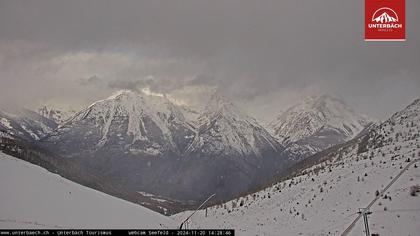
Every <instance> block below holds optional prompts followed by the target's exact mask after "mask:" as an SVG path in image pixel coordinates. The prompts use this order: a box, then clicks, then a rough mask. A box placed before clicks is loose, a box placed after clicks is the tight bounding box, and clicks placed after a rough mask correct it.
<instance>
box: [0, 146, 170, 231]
mask: <svg viewBox="0 0 420 236" xmlns="http://www.w3.org/2000/svg"><path fill="white" fill-rule="evenodd" d="M175 225H176V224H175V223H174V222H173V221H172V220H171V219H170V218H168V217H165V216H163V215H160V214H159V213H156V212H153V211H151V210H149V209H146V208H144V207H141V206H138V205H136V204H133V203H130V202H127V201H124V200H121V199H118V198H115V197H112V196H109V195H107V194H104V193H102V192H98V191H96V190H93V189H90V188H87V187H84V186H82V185H79V184H76V183H74V182H71V181H69V180H67V179H64V178H62V177H61V176H59V175H56V174H53V173H50V172H48V171H47V170H45V169H43V168H41V167H39V166H36V165H33V164H30V163H27V162H25V161H22V160H19V159H17V158H14V157H11V156H9V155H6V154H4V153H1V152H0V228H163V229H165V228H175V227H176V226H175Z"/></svg>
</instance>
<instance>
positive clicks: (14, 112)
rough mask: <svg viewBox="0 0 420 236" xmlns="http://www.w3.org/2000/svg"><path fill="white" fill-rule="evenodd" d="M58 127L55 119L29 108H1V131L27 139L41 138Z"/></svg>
mask: <svg viewBox="0 0 420 236" xmlns="http://www.w3.org/2000/svg"><path fill="white" fill-rule="evenodd" d="M56 127H57V123H55V122H54V121H53V120H50V119H48V118H45V117H43V116H41V115H39V114H37V113H36V112H33V111H31V110H28V109H23V108H22V109H20V108H14V109H4V110H0V131H2V132H3V133H7V134H9V135H10V136H14V137H17V138H21V139H24V140H27V141H33V140H39V139H41V138H42V137H44V136H45V135H46V134H47V133H49V132H51V131H52V130H53V129H55V128H56Z"/></svg>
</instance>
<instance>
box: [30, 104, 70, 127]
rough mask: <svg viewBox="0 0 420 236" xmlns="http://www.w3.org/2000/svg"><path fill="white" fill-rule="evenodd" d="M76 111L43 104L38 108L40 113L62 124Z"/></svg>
mask: <svg viewBox="0 0 420 236" xmlns="http://www.w3.org/2000/svg"><path fill="white" fill-rule="evenodd" d="M75 113H76V111H74V110H60V109H55V108H53V107H48V106H43V107H41V108H39V109H38V114H40V115H41V116H43V117H46V118H48V119H50V120H53V121H55V122H56V123H57V124H61V123H63V122H64V121H66V120H68V119H69V118H70V117H71V116H73V115H74V114H75Z"/></svg>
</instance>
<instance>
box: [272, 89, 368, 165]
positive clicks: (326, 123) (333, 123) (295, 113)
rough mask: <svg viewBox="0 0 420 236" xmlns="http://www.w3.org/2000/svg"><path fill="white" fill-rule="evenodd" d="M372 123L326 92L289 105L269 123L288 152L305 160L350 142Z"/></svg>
mask: <svg viewBox="0 0 420 236" xmlns="http://www.w3.org/2000/svg"><path fill="white" fill-rule="evenodd" d="M372 124H373V120H371V119H369V118H367V117H366V116H363V115H359V114H358V113H356V112H354V111H353V109H352V108H351V107H350V106H348V105H347V104H346V103H345V102H343V101H341V100H339V99H337V98H334V97H331V96H329V95H322V96H318V97H310V98H307V99H305V100H304V101H302V102H300V103H298V104H297V105H295V106H293V107H291V108H289V109H288V110H286V111H285V112H284V113H282V114H281V115H279V116H278V117H277V118H276V119H275V120H274V121H272V122H271V123H270V125H269V126H270V129H271V130H272V131H273V133H274V136H275V137H277V138H278V139H279V141H280V142H281V143H282V144H283V145H285V146H286V147H287V149H288V151H290V152H292V153H294V154H295V155H296V158H297V159H301V158H303V157H306V156H309V155H312V154H315V153H316V152H319V151H321V150H324V149H326V148H328V147H331V146H333V145H336V144H339V143H343V142H345V141H348V140H350V139H352V138H354V137H356V136H357V135H358V134H360V132H362V131H363V130H365V129H366V128H367V127H370V126H371V125H372Z"/></svg>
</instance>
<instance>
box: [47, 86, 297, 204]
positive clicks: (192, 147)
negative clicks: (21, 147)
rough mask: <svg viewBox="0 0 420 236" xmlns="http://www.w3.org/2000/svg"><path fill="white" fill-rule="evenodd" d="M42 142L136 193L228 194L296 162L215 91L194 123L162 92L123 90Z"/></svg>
mask: <svg viewBox="0 0 420 236" xmlns="http://www.w3.org/2000/svg"><path fill="white" fill-rule="evenodd" d="M184 112H185V111H184ZM194 123H195V125H194ZM40 143H41V145H42V146H43V147H44V148H45V149H47V150H50V151H52V152H54V153H56V154H57V155H60V156H64V157H66V158H67V159H68V160H69V161H71V162H73V163H77V164H80V165H82V166H84V167H86V168H88V169H91V170H94V171H96V172H100V173H102V174H103V175H105V178H106V179H108V180H110V181H112V182H114V183H116V184H118V185H122V186H124V187H127V188H128V189H130V190H131V191H138V192H147V193H152V194H155V195H160V196H164V197H167V198H173V199H179V200H201V199H204V198H206V197H207V196H209V195H211V194H213V193H216V194H217V196H218V198H219V199H224V198H226V197H229V196H233V195H234V194H238V193H240V192H242V191H247V190H249V188H252V187H257V186H258V185H260V184H261V183H262V182H263V181H264V180H267V179H268V178H271V177H272V176H274V175H275V174H276V173H277V172H279V171H281V170H282V169H284V168H285V167H286V166H287V165H288V164H289V163H290V161H289V159H288V157H287V156H283V155H282V154H281V152H282V151H283V147H282V145H280V144H279V143H278V142H277V141H276V140H275V139H274V138H273V137H272V136H270V134H269V133H268V132H267V131H266V130H265V129H264V128H263V127H262V126H260V125H258V124H257V123H256V121H255V120H254V119H253V118H251V117H249V116H247V115H245V114H244V113H243V112H242V111H241V110H240V109H239V108H237V107H236V106H235V105H234V104H233V103H231V102H228V101H226V100H224V99H222V98H221V97H220V96H217V95H215V96H213V98H212V99H211V100H210V101H209V104H208V105H207V107H206V108H205V109H204V111H203V113H202V114H201V115H200V116H199V118H198V121H197V122H190V121H189V120H187V119H186V118H185V117H184V115H183V111H182V109H181V108H180V107H179V106H177V105H175V104H173V103H172V102H170V101H169V100H168V99H167V98H166V97H164V96H155V95H146V94H143V93H139V92H133V91H126V90H125V91H120V92H118V93H116V94H114V95H113V96H111V97H109V98H107V99H104V100H101V101H97V102H95V103H93V104H92V105H90V106H89V107H87V108H86V109H84V110H82V111H80V112H78V113H77V114H75V115H74V116H73V117H71V118H70V119H68V120H67V121H66V122H64V123H62V124H60V126H59V127H58V128H57V129H55V130H54V131H53V132H51V133H49V134H48V135H47V136H46V137H45V138H43V139H42V140H41V142H40Z"/></svg>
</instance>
